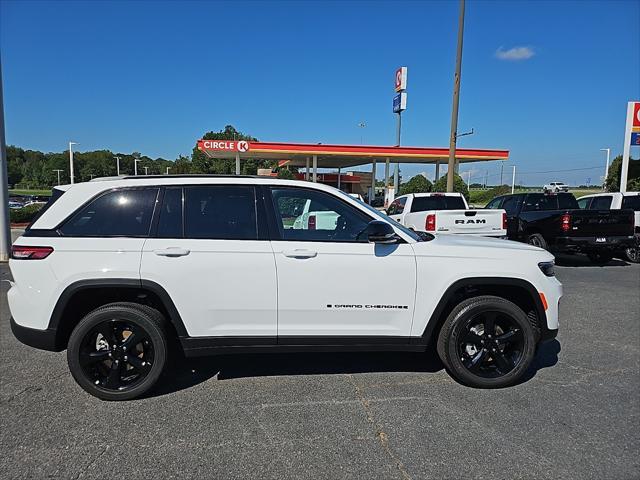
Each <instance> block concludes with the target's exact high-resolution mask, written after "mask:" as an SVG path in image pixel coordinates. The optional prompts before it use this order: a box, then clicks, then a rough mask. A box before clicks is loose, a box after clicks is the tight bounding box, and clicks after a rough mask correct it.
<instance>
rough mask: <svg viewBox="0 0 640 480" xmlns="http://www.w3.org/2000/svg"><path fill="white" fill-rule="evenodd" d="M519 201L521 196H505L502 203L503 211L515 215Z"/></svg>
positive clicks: (520, 201)
mask: <svg viewBox="0 0 640 480" xmlns="http://www.w3.org/2000/svg"><path fill="white" fill-rule="evenodd" d="M521 203H522V196H520V195H514V196H512V197H507V198H505V200H504V202H503V203H502V208H503V209H504V211H505V212H507V215H509V216H513V215H517V214H518V209H519V208H520V204H521Z"/></svg>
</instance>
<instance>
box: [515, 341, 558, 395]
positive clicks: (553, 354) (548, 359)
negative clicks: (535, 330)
mask: <svg viewBox="0 0 640 480" xmlns="http://www.w3.org/2000/svg"><path fill="white" fill-rule="evenodd" d="M561 350H562V346H561V345H560V342H559V341H558V340H556V339H555V338H554V339H553V340H549V341H547V342H543V343H541V344H540V346H539V347H538V351H537V352H536V356H535V357H534V358H533V362H531V365H530V366H529V370H527V373H526V374H525V375H524V376H523V377H522V379H521V380H520V381H519V382H518V385H520V384H523V383H526V382H528V381H529V380H531V379H532V378H533V377H535V376H536V374H537V373H538V372H539V371H540V370H543V369H545V368H549V367H553V366H554V365H555V364H556V363H558V354H559V353H560V351H561Z"/></svg>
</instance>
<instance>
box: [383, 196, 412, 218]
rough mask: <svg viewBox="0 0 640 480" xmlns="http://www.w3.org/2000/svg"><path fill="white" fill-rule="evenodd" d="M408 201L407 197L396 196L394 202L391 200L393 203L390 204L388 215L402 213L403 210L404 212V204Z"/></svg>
mask: <svg viewBox="0 0 640 480" xmlns="http://www.w3.org/2000/svg"><path fill="white" fill-rule="evenodd" d="M414 200H415V199H414ZM406 203H407V197H402V198H396V199H395V200H394V201H393V202H391V205H389V209H388V212H387V215H400V214H401V213H402V212H404V206H405V204H406Z"/></svg>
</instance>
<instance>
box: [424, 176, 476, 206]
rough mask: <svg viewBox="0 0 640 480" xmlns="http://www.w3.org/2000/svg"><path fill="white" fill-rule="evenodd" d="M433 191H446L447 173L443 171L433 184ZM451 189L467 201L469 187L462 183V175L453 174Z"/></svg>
mask: <svg viewBox="0 0 640 480" xmlns="http://www.w3.org/2000/svg"><path fill="white" fill-rule="evenodd" d="M433 191H434V192H446V191H447V174H446V173H445V174H444V175H443V176H441V177H440V178H439V179H438V181H437V182H436V183H434V184H433ZM453 191H454V192H458V193H461V194H462V195H463V196H464V198H466V199H467V202H468V201H469V189H468V188H467V184H466V183H464V180H462V177H461V176H460V175H458V174H454V175H453Z"/></svg>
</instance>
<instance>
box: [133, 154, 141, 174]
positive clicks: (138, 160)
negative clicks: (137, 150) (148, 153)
mask: <svg viewBox="0 0 640 480" xmlns="http://www.w3.org/2000/svg"><path fill="white" fill-rule="evenodd" d="M141 161H142V160H140V159H139V158H134V159H133V174H134V175H135V176H136V177H137V176H138V162H141Z"/></svg>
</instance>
